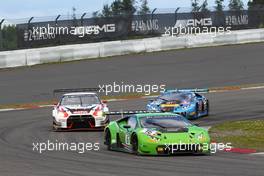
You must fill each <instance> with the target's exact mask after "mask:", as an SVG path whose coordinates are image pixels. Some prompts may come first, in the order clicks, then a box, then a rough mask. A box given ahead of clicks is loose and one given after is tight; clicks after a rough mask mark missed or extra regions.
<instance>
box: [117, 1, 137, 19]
mask: <svg viewBox="0 0 264 176" xmlns="http://www.w3.org/2000/svg"><path fill="white" fill-rule="evenodd" d="M134 5H135V0H123V1H122V6H121V11H122V14H124V15H129V16H130V15H133V14H134V13H135V12H136V8H135V6H134Z"/></svg>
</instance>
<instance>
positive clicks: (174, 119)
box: [140, 115, 192, 129]
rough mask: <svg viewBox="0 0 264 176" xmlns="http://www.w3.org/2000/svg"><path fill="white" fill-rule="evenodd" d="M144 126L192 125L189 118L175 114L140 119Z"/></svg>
mask: <svg viewBox="0 0 264 176" xmlns="http://www.w3.org/2000/svg"><path fill="white" fill-rule="evenodd" d="M140 123H141V125H142V127H143V128H163V129H168V128H187V127H189V126H192V124H191V122H189V121H188V120H187V119H185V118H183V117H181V116H178V115H175V116H147V117H143V118H141V119H140Z"/></svg>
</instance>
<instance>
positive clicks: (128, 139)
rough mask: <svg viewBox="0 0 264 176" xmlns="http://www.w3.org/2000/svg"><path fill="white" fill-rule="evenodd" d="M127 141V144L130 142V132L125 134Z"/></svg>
mask: <svg viewBox="0 0 264 176" xmlns="http://www.w3.org/2000/svg"><path fill="white" fill-rule="evenodd" d="M125 143H126V144H127V145H129V144H130V135H129V134H126V136H125Z"/></svg>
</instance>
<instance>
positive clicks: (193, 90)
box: [164, 88, 209, 93]
mask: <svg viewBox="0 0 264 176" xmlns="http://www.w3.org/2000/svg"><path fill="white" fill-rule="evenodd" d="M177 92H179V93H185V92H186V93H187V92H194V93H208V92H209V89H198V88H196V89H167V90H165V92H164V93H177Z"/></svg>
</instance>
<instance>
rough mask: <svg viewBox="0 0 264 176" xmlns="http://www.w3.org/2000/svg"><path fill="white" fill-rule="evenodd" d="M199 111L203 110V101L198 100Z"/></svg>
mask: <svg viewBox="0 0 264 176" xmlns="http://www.w3.org/2000/svg"><path fill="white" fill-rule="evenodd" d="M198 109H199V111H200V112H201V111H203V101H199V107H198Z"/></svg>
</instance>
